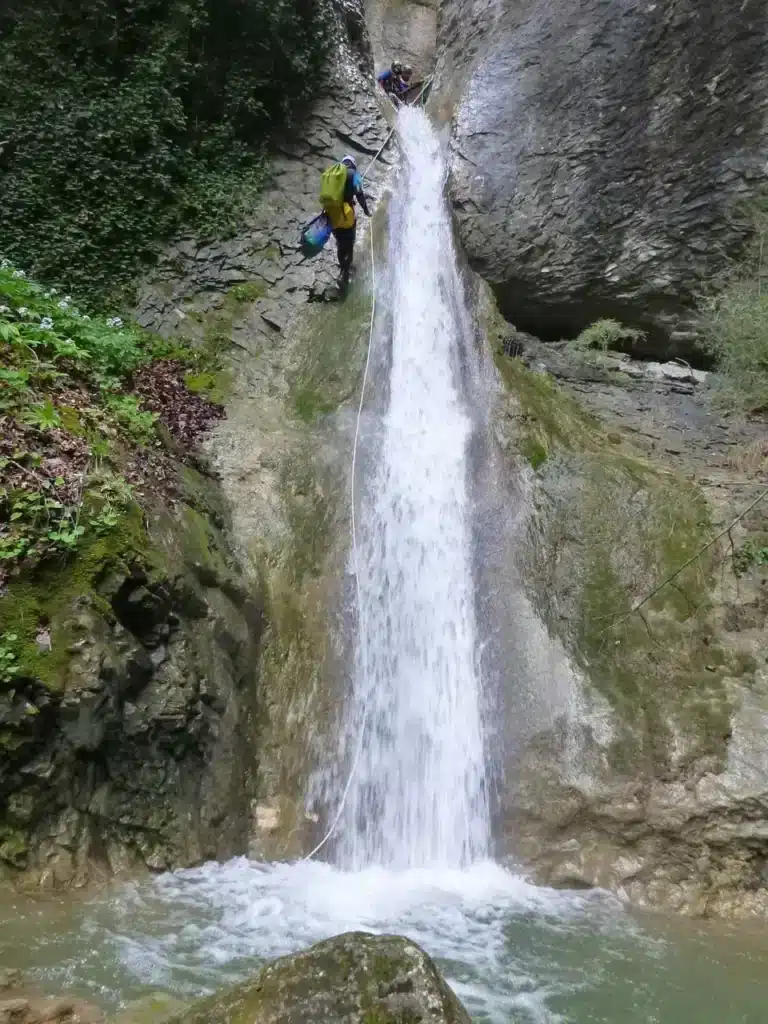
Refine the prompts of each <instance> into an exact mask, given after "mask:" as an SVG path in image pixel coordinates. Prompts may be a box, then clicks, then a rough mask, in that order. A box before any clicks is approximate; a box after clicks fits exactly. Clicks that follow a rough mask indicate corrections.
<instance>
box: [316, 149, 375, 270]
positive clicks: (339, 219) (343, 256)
mask: <svg viewBox="0 0 768 1024" xmlns="http://www.w3.org/2000/svg"><path fill="white" fill-rule="evenodd" d="M341 162H342V164H343V165H344V166H345V167H346V168H347V181H346V184H345V186H344V199H343V201H342V203H341V204H340V205H339V206H338V207H336V206H333V207H331V208H330V209H328V208H327V209H326V211H325V212H326V214H327V215H328V219H329V220H330V222H331V228H332V229H333V237H334V238H335V239H336V254H337V256H338V260H339V286H340V288H341V289H342V290H343V289H345V288H346V287H347V285H348V284H349V275H350V273H351V271H352V259H353V257H354V254H355V234H356V232H357V217H356V214H355V200H357V202H358V203H359V204H360V206H362V208H363V213H364V214H365V215H366V217H370V216H371V211H370V210H369V209H368V200H367V199H366V198H365V193H364V192H363V180H362V178H361V177H360V175H359V174H358V173H357V162H356V161H355V158H354V157H353V156H349V155H347V156H345V157H343V158H342V161H341Z"/></svg>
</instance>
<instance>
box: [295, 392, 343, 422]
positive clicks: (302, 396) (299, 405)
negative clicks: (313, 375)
mask: <svg viewBox="0 0 768 1024" xmlns="http://www.w3.org/2000/svg"><path fill="white" fill-rule="evenodd" d="M293 401H294V407H295V409H296V415H297V416H298V417H299V419H300V420H303V421H304V423H314V421H315V420H316V419H317V418H318V416H325V415H327V414H328V413H331V412H334V411H335V409H336V403H335V402H332V401H330V400H329V399H327V398H324V397H323V395H322V394H321V393H320V392H319V391H313V390H311V389H310V388H297V389H296V391H295V392H294V396H293Z"/></svg>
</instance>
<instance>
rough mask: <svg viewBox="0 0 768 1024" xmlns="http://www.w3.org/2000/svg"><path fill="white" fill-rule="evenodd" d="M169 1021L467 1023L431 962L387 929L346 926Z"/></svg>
mask: <svg viewBox="0 0 768 1024" xmlns="http://www.w3.org/2000/svg"><path fill="white" fill-rule="evenodd" d="M174 1020H175V1022H176V1024H296V1022H299V1021H318V1022H319V1021H327V1022H329V1024H330V1022H339V1024H342V1022H344V1024H416V1022H420V1024H469V1015H468V1014H467V1012H466V1010H465V1009H464V1008H463V1007H462V1005H461V1004H460V1003H459V1001H458V999H457V998H456V996H455V995H454V994H453V992H452V991H451V989H450V988H449V987H448V985H447V984H446V983H445V981H444V980H443V979H442V977H441V976H440V973H439V971H438V970H437V968H436V967H435V965H434V963H433V962H432V960H431V959H430V958H429V957H428V956H427V954H426V953H425V952H424V951H423V950H422V949H420V947H419V946H417V945H416V944H415V943H413V942H409V941H408V940H407V939H403V938H399V937H397V936H393V935H368V934H366V933H364V932H349V933H347V934H345V935H339V936H337V937H336V938H333V939H328V940H327V941H325V942H319V943H318V944H317V945H315V946H312V947H310V948H309V949H308V950H306V951H305V952H303V953H297V954H295V955H293V956H286V957H283V958H281V959H280V960H275V961H274V962H272V963H270V964H267V966H266V967H264V968H263V970H262V971H260V973H259V974H258V975H256V977H255V978H254V979H253V980H252V981H248V982H245V983H244V984H242V985H238V986H236V987H235V988H233V989H229V990H228V991H225V992H221V993H218V994H216V995H214V996H212V997H211V998H210V999H206V1000H204V1001H202V1002H201V1003H199V1004H197V1005H195V1006H193V1007H192V1008H191V1009H190V1010H188V1011H187V1012H185V1013H183V1014H181V1015H180V1016H179V1017H177V1018H174Z"/></svg>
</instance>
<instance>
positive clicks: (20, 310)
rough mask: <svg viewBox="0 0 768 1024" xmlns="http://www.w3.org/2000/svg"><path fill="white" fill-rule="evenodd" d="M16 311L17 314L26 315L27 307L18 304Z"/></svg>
mask: <svg viewBox="0 0 768 1024" xmlns="http://www.w3.org/2000/svg"><path fill="white" fill-rule="evenodd" d="M16 312H17V313H18V314H19V316H26V315H27V313H28V312H29V310H28V309H27V307H26V306H19V308H18V309H17V310H16Z"/></svg>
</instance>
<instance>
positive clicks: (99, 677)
mask: <svg viewBox="0 0 768 1024" xmlns="http://www.w3.org/2000/svg"><path fill="white" fill-rule="evenodd" d="M181 473H182V474H183V477H184V480H185V484H186V493H185V495H184V498H183V500H180V501H178V502H176V503H174V506H173V507H172V508H169V507H168V506H167V505H166V504H164V503H158V504H157V505H155V507H154V509H153V511H152V513H151V515H150V517H149V524H148V525H149V528H148V531H147V532H145V530H144V529H143V527H142V526H141V518H140V513H139V512H138V510H136V517H137V521H136V522H135V523H133V524H132V526H133V533H131V532H130V531H129V529H128V526H126V527H125V529H124V530H123V531H122V535H121V536H120V537H119V539H117V540H115V541H110V543H109V544H107V543H106V542H104V543H103V544H102V543H101V542H96V544H95V545H94V546H93V547H92V548H91V549H90V550H88V551H86V552H84V553H83V554H82V555H81V556H79V557H78V561H77V562H76V563H75V567H74V569H73V570H70V569H69V568H65V569H64V570H63V571H62V572H61V573H60V574H59V575H58V576H54V577H53V578H49V579H47V581H43V582H42V583H38V584H37V585H35V584H33V583H30V584H28V585H27V586H26V587H24V588H23V589H22V591H18V590H17V591H15V594H14V599H15V600H17V601H26V602H27V608H26V611H27V613H28V614H29V615H30V616H36V617H38V618H39V619H40V620H41V621H44V622H45V629H44V630H43V632H42V633H41V638H40V642H41V643H45V642H46V640H47V637H48V636H50V637H53V639H54V653H53V654H49V655H48V658H54V657H56V658H57V659H58V660H57V664H56V665H55V666H53V667H52V668H51V670H50V673H48V674H47V676H46V679H45V681H43V680H42V679H33V678H26V677H24V676H23V675H22V676H20V677H17V678H16V679H15V680H14V681H13V685H12V686H5V687H4V688H3V692H2V693H0V749H1V750H2V754H3V756H2V759H1V760H0V792H1V793H2V796H3V800H4V804H5V808H6V811H5V813H4V815H3V818H2V823H0V865H1V866H2V869H3V870H4V871H7V872H9V873H10V874H12V875H14V876H16V875H18V873H21V874H22V875H23V876H26V878H27V879H29V880H30V881H34V882H35V883H39V884H40V885H42V886H43V887H56V886H61V885H68V884H83V883H85V882H87V881H89V880H91V879H92V878H93V877H94V876H95V875H98V873H99V872H100V871H101V872H103V873H112V872H116V871H120V870H121V869H134V870H135V869H136V868H141V867H145V868H150V869H154V870H158V869H164V868H169V867H173V866H177V865H183V864H193V863H199V862H200V861H201V860H204V859H207V858H211V857H228V856H232V855H234V854H237V853H243V852H245V850H246V849H247V841H248V839H247V821H248V815H249V795H250V793H251V790H252V786H253V778H254V774H255V769H256V765H257V762H256V754H255V751H256V750H257V738H258V730H257V723H258V705H257V701H258V686H257V683H258V668H257V666H258V651H259V644H260V640H261V634H262V629H263V626H262V605H261V600H262V599H261V595H260V594H259V592H258V590H255V589H254V588H253V586H252V584H251V583H250V582H246V581H245V580H244V579H243V577H242V575H241V572H240V568H239V566H238V563H237V560H236V559H235V558H234V556H233V554H232V551H231V548H230V547H229V544H228V542H227V539H226V516H227V514H226V511H225V509H224V507H223V505H222V503H221V499H220V497H219V495H218V491H217V487H216V485H215V483H214V482H213V481H211V480H207V479H206V478H205V477H203V476H202V475H201V474H199V473H197V472H196V471H194V470H191V469H189V468H186V469H183V470H181ZM56 651H58V652H59V654H56V653H55V652H56Z"/></svg>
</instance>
